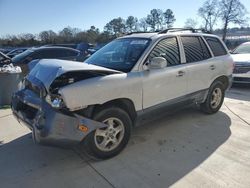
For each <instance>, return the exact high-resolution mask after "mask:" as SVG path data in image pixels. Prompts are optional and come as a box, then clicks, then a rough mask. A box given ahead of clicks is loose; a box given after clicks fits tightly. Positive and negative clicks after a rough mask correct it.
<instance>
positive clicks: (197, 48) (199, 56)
mask: <svg viewBox="0 0 250 188" xmlns="http://www.w3.org/2000/svg"><path fill="white" fill-rule="evenodd" d="M181 41H182V44H183V47H184V52H185V56H186V62H187V63H192V62H198V61H203V60H206V59H208V58H210V57H211V54H210V52H209V50H208V48H207V46H206V44H205V42H204V41H203V40H202V38H201V37H196V36H182V37H181Z"/></svg>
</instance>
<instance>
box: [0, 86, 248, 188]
mask: <svg viewBox="0 0 250 188" xmlns="http://www.w3.org/2000/svg"><path fill="white" fill-rule="evenodd" d="M0 168H1V170H0V187H3V188H9V187H25V188H27V187H36V188H38V187H47V188H49V187H62V188H63V187H102V188H104V187H129V188H131V187H135V188H138V187H143V188H147V187H161V188H162V187H169V186H173V187H250V88H238V87H237V88H235V87H234V88H233V89H231V90H230V91H229V92H228V93H227V98H226V99H225V103H224V105H223V107H222V109H221V111H220V112H218V113H217V114H214V115H204V114H202V113H200V112H199V111H197V110H196V109H193V108H192V109H185V110H182V111H179V112H178V113H176V114H174V115H171V116H166V117H163V118H160V119H157V120H153V121H151V122H148V123H146V124H144V125H142V126H140V127H137V128H135V129H134V131H133V135H132V138H131V140H130V142H129V145H128V147H127V148H126V149H125V150H124V151H123V152H122V153H121V154H120V155H118V156H117V157H115V158H113V159H109V160H106V161H93V160H91V159H89V158H87V157H86V156H84V155H83V154H82V153H79V151H76V150H74V149H72V150H65V149H60V148H54V147H46V146H39V145H35V144H34V143H33V141H32V138H31V134H30V131H29V130H28V129H27V128H26V127H22V126H20V125H19V124H18V123H17V121H16V120H15V119H14V117H13V116H12V115H11V111H10V110H9V109H5V110H3V109H2V110H0Z"/></svg>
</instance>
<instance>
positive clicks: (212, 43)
mask: <svg viewBox="0 0 250 188" xmlns="http://www.w3.org/2000/svg"><path fill="white" fill-rule="evenodd" d="M205 39H206V41H207V43H208V45H209V47H210V48H211V50H212V52H213V54H214V56H222V55H226V54H227V51H226V49H225V47H224V46H223V45H222V43H221V42H220V40H219V39H217V38H215V37H205Z"/></svg>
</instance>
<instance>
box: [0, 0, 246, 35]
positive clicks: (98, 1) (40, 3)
mask: <svg viewBox="0 0 250 188" xmlns="http://www.w3.org/2000/svg"><path fill="white" fill-rule="evenodd" d="M204 1H205V0H0V20H1V27H0V36H4V35H7V34H20V33H34V34H37V33H39V32H40V31H43V30H49V29H51V30H54V31H56V32H58V31H59V30H62V29H63V28H64V27H67V26H71V27H77V28H80V29H82V30H84V29H88V28H90V26H91V25H95V26H96V27H98V28H100V29H101V30H103V27H104V25H105V24H106V23H107V22H109V21H110V20H111V19H113V18H116V17H122V18H126V17H128V16H129V15H133V16H136V17H138V18H142V17H145V16H146V15H147V14H148V13H149V12H150V10H151V9H153V8H159V9H162V10H166V9H168V8H170V9H172V10H173V12H174V14H175V17H176V22H175V24H174V26H175V27H183V26H184V23H185V21H186V19H187V18H194V19H197V20H199V19H198V16H197V10H198V8H199V7H200V6H201V5H202V4H203V2H204ZM241 2H242V3H243V4H244V5H245V7H246V8H247V9H248V10H249V11H250V0H241ZM217 27H221V25H220V24H218V25H217Z"/></svg>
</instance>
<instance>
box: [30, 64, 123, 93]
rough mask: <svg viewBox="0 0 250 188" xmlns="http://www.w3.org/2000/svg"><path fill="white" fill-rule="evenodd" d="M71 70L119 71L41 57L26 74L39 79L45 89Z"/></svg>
mask: <svg viewBox="0 0 250 188" xmlns="http://www.w3.org/2000/svg"><path fill="white" fill-rule="evenodd" d="M72 71H106V72H110V73H120V72H119V71H116V70H112V69H107V68H104V67H100V66H96V65H91V64H87V63H80V62H75V61H67V60H58V59H42V60H40V61H39V63H37V65H36V66H35V67H34V68H33V69H32V70H31V72H30V73H29V75H28V78H29V76H30V77H35V78H37V79H38V80H40V81H41V82H42V83H43V84H44V86H45V87H46V89H47V90H48V88H49V87H50V85H51V83H52V82H53V81H54V80H55V79H56V78H57V77H58V76H60V75H62V74H64V73H66V72H72Z"/></svg>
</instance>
